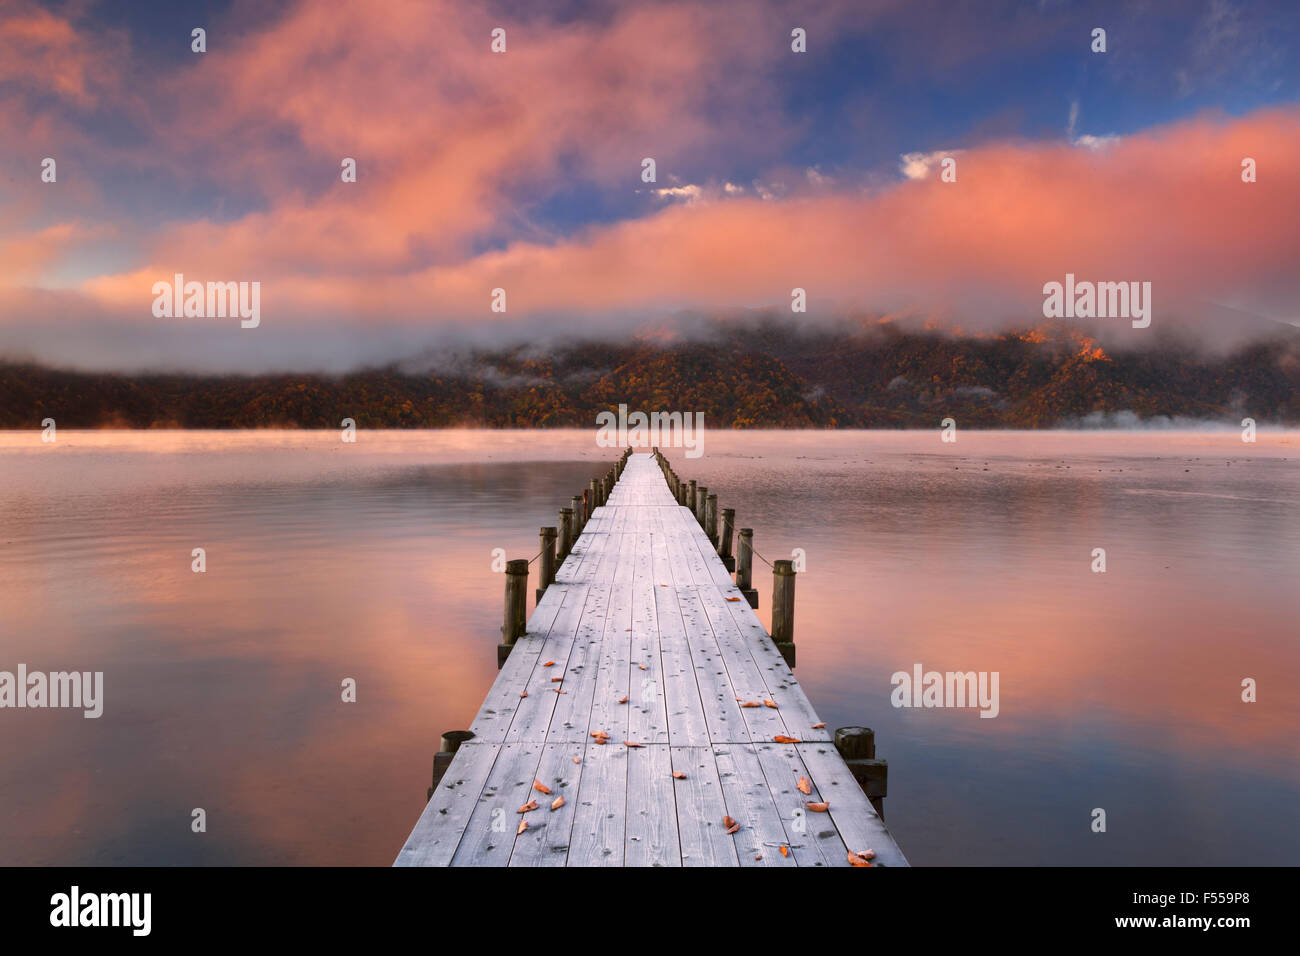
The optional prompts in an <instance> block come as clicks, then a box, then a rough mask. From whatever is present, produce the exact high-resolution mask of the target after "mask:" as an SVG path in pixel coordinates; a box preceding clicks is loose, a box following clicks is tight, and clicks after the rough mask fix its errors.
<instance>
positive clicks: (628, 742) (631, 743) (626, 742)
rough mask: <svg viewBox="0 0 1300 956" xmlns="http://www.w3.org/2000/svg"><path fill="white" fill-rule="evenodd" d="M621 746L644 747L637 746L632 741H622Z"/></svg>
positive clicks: (641, 745) (642, 745)
mask: <svg viewBox="0 0 1300 956" xmlns="http://www.w3.org/2000/svg"><path fill="white" fill-rule="evenodd" d="M623 746H624V747H644V746H645V744H638V743H636V742H634V741H631V740H625V741H623Z"/></svg>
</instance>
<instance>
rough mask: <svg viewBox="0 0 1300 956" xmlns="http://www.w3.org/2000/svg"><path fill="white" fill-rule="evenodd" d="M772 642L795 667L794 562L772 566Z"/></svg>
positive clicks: (781, 562)
mask: <svg viewBox="0 0 1300 956" xmlns="http://www.w3.org/2000/svg"><path fill="white" fill-rule="evenodd" d="M772 640H773V641H774V642H775V643H776V649H777V650H778V651H780V652H781V656H782V657H784V658H785V662H786V663H787V664H789V665H790V667H792V668H793V667H794V562H793V561H777V562H776V563H775V564H773V565H772Z"/></svg>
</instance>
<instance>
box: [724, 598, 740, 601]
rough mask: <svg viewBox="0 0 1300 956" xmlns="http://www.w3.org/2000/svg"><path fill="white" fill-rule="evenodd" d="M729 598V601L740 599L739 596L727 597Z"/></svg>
mask: <svg viewBox="0 0 1300 956" xmlns="http://www.w3.org/2000/svg"><path fill="white" fill-rule="evenodd" d="M727 600H728V601H739V600H740V598H738V597H729V598H727Z"/></svg>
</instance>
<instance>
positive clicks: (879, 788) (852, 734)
mask: <svg viewBox="0 0 1300 956" xmlns="http://www.w3.org/2000/svg"><path fill="white" fill-rule="evenodd" d="M835 749H836V750H838V751H839V752H840V756H841V757H843V758H844V762H845V763H846V764H848V765H849V770H850V771H852V772H853V779H854V780H856V781H857V782H858V786H860V787H861V788H862V792H863V793H865V794H866V795H867V799H868V800H870V801H871V806H872V807H874V808H875V811H876V814H877V816H879V817H880V819H882V820H883V819H885V803H884V801H885V796H886V791H887V790H888V782H889V761H888V760H877V759H876V734H875V731H873V730H872V729H871V728H870V727H840V728H839V729H838V730H836V731H835Z"/></svg>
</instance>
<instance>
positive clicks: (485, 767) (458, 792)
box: [393, 740, 501, 866]
mask: <svg viewBox="0 0 1300 956" xmlns="http://www.w3.org/2000/svg"><path fill="white" fill-rule="evenodd" d="M500 750H501V745H500V744H494V743H479V742H477V741H473V740H471V741H469V742H467V743H463V744H461V745H460V749H459V750H457V751H456V756H455V757H453V758H452V761H451V764H450V765H449V766H448V767H447V772H446V773H445V774H443V777H442V782H441V783H439V784H438V787H437V789H436V790H434V792H433V796H432V797H430V798H429V802H428V803H427V804H426V805H425V807H424V812H423V813H421V814H420V819H419V820H418V821H416V824H415V829H413V830H412V831H411V835H410V836H409V837H407V840H406V844H405V845H404V846H403V847H402V849H401V852H400V853H398V854H397V860H396V862H395V863H394V864H393V865H394V866H446V865H448V864H449V863H450V862H451V858H452V856H453V855H454V854H455V852H456V847H457V846H458V845H459V844H460V840H461V836H462V835H463V834H464V832H465V825H466V824H467V823H468V822H469V818H470V814H472V813H473V812H474V808H475V807H476V806H477V805H478V800H479V796H480V795H481V794H482V793H483V787H484V785H485V784H486V783H487V778H488V774H489V773H491V771H492V765H493V763H495V762H496V759H497V754H498V753H499V752H500Z"/></svg>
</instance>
